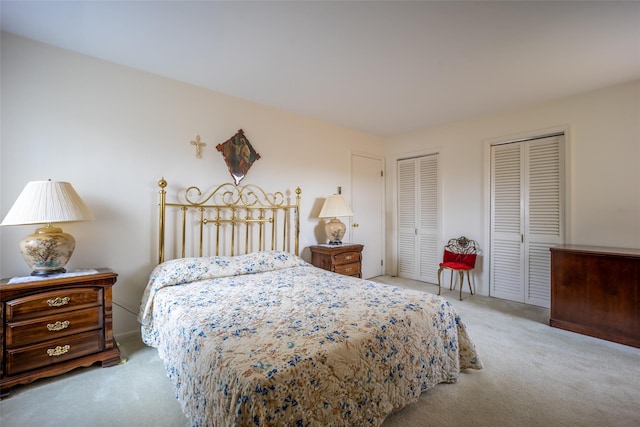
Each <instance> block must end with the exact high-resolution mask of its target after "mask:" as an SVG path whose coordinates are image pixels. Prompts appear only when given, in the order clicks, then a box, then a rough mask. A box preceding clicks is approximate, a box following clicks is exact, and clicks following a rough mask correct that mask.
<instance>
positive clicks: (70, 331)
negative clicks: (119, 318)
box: [0, 269, 120, 397]
mask: <svg viewBox="0 0 640 427" xmlns="http://www.w3.org/2000/svg"><path fill="white" fill-rule="evenodd" d="M116 278H117V274H115V273H113V272H112V271H110V270H109V269H99V270H98V273H97V274H89V275H83V276H75V277H62V278H55V279H44V280H36V281H33V282H25V283H14V284H9V283H8V282H9V281H8V280H7V279H4V280H2V281H0V300H1V303H2V305H0V315H1V316H2V330H0V338H1V341H2V353H1V354H0V357H1V360H0V393H1V394H2V396H3V397H4V396H6V395H7V394H8V392H9V389H10V388H11V387H13V386H15V385H17V384H26V383H29V382H31V381H34V380H36V379H38V378H44V377H49V376H53V375H59V374H61V373H64V372H67V371H69V370H71V369H74V368H77V367H80V366H89V365H91V364H93V363H96V362H101V363H102V366H103V367H106V366H112V365H115V364H118V363H119V362H120V351H119V350H118V347H117V346H116V345H115V341H114V338H113V328H112V309H111V288H112V286H113V285H114V283H115V282H116Z"/></svg>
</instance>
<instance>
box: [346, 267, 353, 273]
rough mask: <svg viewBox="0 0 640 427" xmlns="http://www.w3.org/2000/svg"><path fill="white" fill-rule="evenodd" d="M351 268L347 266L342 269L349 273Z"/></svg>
mask: <svg viewBox="0 0 640 427" xmlns="http://www.w3.org/2000/svg"><path fill="white" fill-rule="evenodd" d="M352 270H353V269H352V268H351V267H347V268H345V269H344V271H345V272H347V273H351V271H352Z"/></svg>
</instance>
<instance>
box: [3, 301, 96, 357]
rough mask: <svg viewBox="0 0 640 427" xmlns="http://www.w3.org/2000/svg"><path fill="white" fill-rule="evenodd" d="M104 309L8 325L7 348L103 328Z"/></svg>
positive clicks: (74, 312) (89, 309)
mask: <svg viewBox="0 0 640 427" xmlns="http://www.w3.org/2000/svg"><path fill="white" fill-rule="evenodd" d="M102 325H103V319H102V307H94V308H87V309H84V310H76V311H68V312H66V313H59V314H55V315H52V316H47V317H38V318H34V319H30V320H24V321H21V322H10V323H7V329H6V331H5V332H6V340H7V341H6V346H7V347H16V346H19V345H24V344H34V343H37V342H40V341H46V340H50V339H52V338H58V337H64V336H67V335H73V334H77V333H79V332H86V331H91V330H93V329H98V328H102Z"/></svg>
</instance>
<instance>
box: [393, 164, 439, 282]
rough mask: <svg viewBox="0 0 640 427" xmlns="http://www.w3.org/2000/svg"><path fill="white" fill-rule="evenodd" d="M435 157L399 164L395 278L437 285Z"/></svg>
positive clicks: (436, 167)
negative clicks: (396, 272) (396, 276)
mask: <svg viewBox="0 0 640 427" xmlns="http://www.w3.org/2000/svg"><path fill="white" fill-rule="evenodd" d="M438 191H439V184H438V155H437V154H434V155H429V156H424V157H419V158H415V159H405V160H399V161H398V276H399V277H404V278H408V279H414V280H421V281H424V282H430V283H436V281H437V279H438V278H437V272H438V264H439V259H438V253H439V251H438V236H439V235H440V220H439V206H438V200H439V194H438Z"/></svg>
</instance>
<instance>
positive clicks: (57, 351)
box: [47, 344, 71, 357]
mask: <svg viewBox="0 0 640 427" xmlns="http://www.w3.org/2000/svg"><path fill="white" fill-rule="evenodd" d="M70 349H71V346H70V345H69V344H67V345H65V346H60V345H59V346H57V347H56V348H50V349H48V350H47V354H48V355H49V357H55V356H62V355H63V354H65V353H67V352H68V351H69V350H70Z"/></svg>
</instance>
